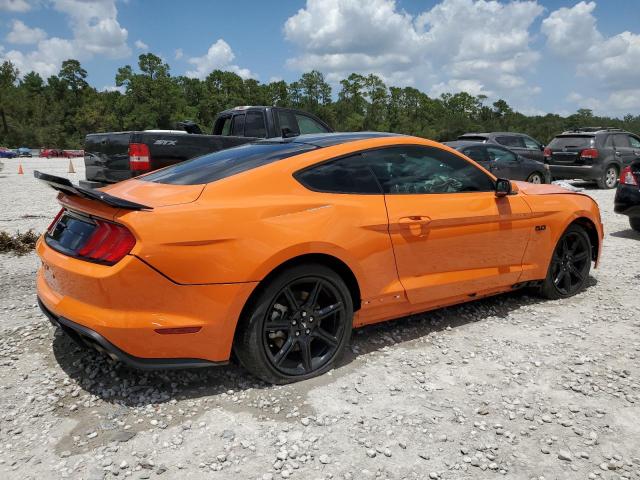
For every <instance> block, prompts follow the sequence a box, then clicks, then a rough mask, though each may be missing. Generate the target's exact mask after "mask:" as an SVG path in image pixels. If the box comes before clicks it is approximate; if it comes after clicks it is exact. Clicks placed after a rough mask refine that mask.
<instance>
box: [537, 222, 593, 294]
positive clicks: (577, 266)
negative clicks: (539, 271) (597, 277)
mask: <svg viewBox="0 0 640 480" xmlns="http://www.w3.org/2000/svg"><path fill="white" fill-rule="evenodd" d="M590 271H591V241H590V240H589V235H588V234H587V232H586V231H585V229H584V228H582V227H581V226H579V225H571V226H569V228H567V230H565V232H564V233H563V234H562V237H560V240H559V241H558V244H557V245H556V248H555V250H554V251H553V256H552V257H551V263H550V264H549V269H548V271H547V278H545V280H544V282H543V284H542V287H541V288H540V293H541V294H542V296H544V297H546V298H549V299H554V300H555V299H559V298H567V297H571V296H573V295H575V294H576V293H578V292H579V291H580V290H582V289H583V288H584V286H585V284H586V282H587V278H588V277H589V272H590Z"/></svg>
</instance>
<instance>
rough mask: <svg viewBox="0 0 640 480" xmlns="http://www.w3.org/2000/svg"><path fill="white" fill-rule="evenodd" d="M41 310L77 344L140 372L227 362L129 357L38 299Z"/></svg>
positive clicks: (104, 339)
mask: <svg viewBox="0 0 640 480" xmlns="http://www.w3.org/2000/svg"><path fill="white" fill-rule="evenodd" d="M38 305H39V306H40V310H42V313H44V314H45V315H46V316H47V318H48V319H49V321H50V322H51V323H52V324H53V326H55V327H58V328H60V329H62V330H63V331H64V332H65V333H66V334H67V335H69V336H70V337H71V338H72V339H73V340H74V341H75V342H76V343H78V344H80V345H83V346H86V347H90V348H93V349H95V350H98V351H99V352H102V353H105V354H107V355H108V356H109V357H111V358H112V359H114V360H117V361H120V362H122V363H125V364H127V365H129V366H130V367H133V368H137V369H139V370H168V369H178V368H197V367H213V366H217V365H224V364H226V363H227V362H212V361H208V360H200V359H195V358H141V357H134V356H133V355H129V354H128V353H127V352H125V351H123V350H120V349H119V348H118V347H116V346H115V345H114V344H113V343H111V342H110V341H109V340H107V339H106V338H104V337H103V336H102V335H100V334H99V333H98V332H96V331H94V330H91V329H90V328H87V327H85V326H83V325H80V324H79V323H75V322H72V321H71V320H69V319H67V318H64V317H59V316H57V315H56V314H54V313H53V312H52V311H51V310H49V309H48V308H47V307H45V306H44V304H43V303H42V300H40V298H38Z"/></svg>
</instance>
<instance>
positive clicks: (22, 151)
mask: <svg viewBox="0 0 640 480" xmlns="http://www.w3.org/2000/svg"><path fill="white" fill-rule="evenodd" d="M16 153H17V154H18V156H19V157H29V158H31V157H32V155H31V149H30V148H28V147H20V148H18V149H17V150H16Z"/></svg>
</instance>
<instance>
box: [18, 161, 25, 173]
mask: <svg viewBox="0 0 640 480" xmlns="http://www.w3.org/2000/svg"><path fill="white" fill-rule="evenodd" d="M18 175H24V170H23V169H22V164H21V163H19V164H18Z"/></svg>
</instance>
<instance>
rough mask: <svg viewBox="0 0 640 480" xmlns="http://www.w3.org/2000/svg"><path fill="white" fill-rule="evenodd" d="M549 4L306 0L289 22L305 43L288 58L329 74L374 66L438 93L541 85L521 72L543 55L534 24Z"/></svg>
mask: <svg viewBox="0 0 640 480" xmlns="http://www.w3.org/2000/svg"><path fill="white" fill-rule="evenodd" d="M543 11H544V9H543V7H542V6H541V5H540V4H538V2H537V1H536V0H527V1H517V2H514V1H511V2H508V3H505V2H498V1H495V0H490V1H486V0H442V1H441V2H440V3H438V4H436V5H435V6H434V7H433V8H431V9H430V10H427V11H424V12H423V13H421V14H419V15H417V16H412V15H410V14H408V13H406V12H404V11H402V10H400V9H399V8H398V6H397V4H396V2H395V1H394V0H307V3H306V6H305V7H304V8H302V9H300V10H299V11H298V12H297V13H296V14H295V15H293V16H292V17H290V18H289V19H287V21H286V22H285V25H284V33H285V37H286V39H287V40H288V41H289V42H291V43H292V44H293V45H295V46H298V48H299V49H300V53H299V54H298V55H296V56H295V57H293V58H290V59H289V60H288V61H287V65H288V66H289V67H290V68H292V69H294V70H298V71H307V70H310V69H317V70H320V71H322V72H323V73H325V74H327V78H328V79H329V80H330V81H335V80H338V79H340V78H344V77H345V76H346V75H348V74H349V73H351V72H358V73H365V74H366V73H375V74H377V75H379V76H380V77H382V78H383V79H384V80H385V81H386V82H388V83H393V84H395V85H415V86H417V87H419V88H422V89H424V90H427V91H429V92H431V93H432V94H437V93H443V92H445V91H459V90H462V89H464V90H467V91H470V92H472V93H477V94H479V93H483V94H486V95H490V96H508V95H509V94H511V95H513V96H517V94H521V93H523V92H526V93H528V94H530V93H532V92H533V93H535V92H536V91H537V90H536V88H535V86H530V85H528V84H527V81H526V79H525V77H524V76H523V74H524V73H526V72H528V71H530V70H532V69H533V68H535V65H536V63H537V62H538V60H539V58H540V55H539V54H538V53H537V52H536V51H534V50H533V49H532V48H531V47H530V43H531V41H532V37H531V34H530V32H529V30H530V28H531V26H532V24H533V22H534V21H535V20H536V18H537V17H539V16H540V15H541V14H542V13H543Z"/></svg>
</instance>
